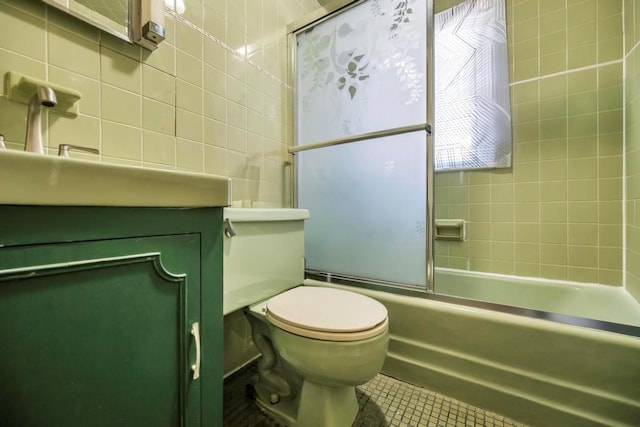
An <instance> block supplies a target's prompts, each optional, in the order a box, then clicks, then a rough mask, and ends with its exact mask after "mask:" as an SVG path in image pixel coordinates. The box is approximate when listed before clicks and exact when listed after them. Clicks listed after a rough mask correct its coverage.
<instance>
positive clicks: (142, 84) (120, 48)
mask: <svg viewBox="0 0 640 427" xmlns="http://www.w3.org/2000/svg"><path fill="white" fill-rule="evenodd" d="M184 3H185V11H184V13H183V14H182V15H179V14H171V13H167V14H166V26H167V39H166V41H165V42H163V43H162V44H161V45H160V47H159V48H158V49H157V50H156V51H154V52H152V53H150V52H148V51H146V50H144V49H142V48H140V47H138V46H136V45H130V44H128V43H125V42H123V41H120V40H119V39H116V38H114V37H112V36H110V35H108V34H106V33H104V32H101V31H99V30H97V29H95V28H94V27H92V26H90V25H88V24H85V23H84V22H82V21H79V20H77V19H75V18H72V17H70V16H68V15H66V14H64V13H62V12H60V11H58V10H56V9H53V8H50V7H47V6H45V5H44V3H42V2H40V1H39V0H0V75H1V76H4V74H5V73H6V72H7V71H16V72H19V73H22V74H26V75H29V76H33V77H36V78H38V79H42V80H47V81H50V82H52V83H56V84H59V85H63V86H68V87H72V88H74V89H77V90H79V91H80V92H81V93H82V100H81V101H80V114H79V116H78V117H76V118H70V117H67V116H62V115H59V114H56V113H48V114H47V116H48V118H47V120H45V130H46V131H45V141H44V142H45V145H46V148H47V149H48V151H49V153H54V152H55V151H56V149H57V146H58V145H59V144H63V143H72V144H78V145H85V146H90V147H94V148H98V149H100V152H101V154H100V156H99V159H100V160H101V161H103V162H109V163H122V164H129V165H137V166H142V167H149V168H165V169H177V170H186V171H193V172H200V173H207V174H217V175H225V176H230V177H231V178H232V179H233V200H234V202H236V203H238V204H240V205H243V206H274V207H277V206H286V205H288V204H289V203H290V200H289V196H288V192H286V191H285V189H286V188H287V187H288V185H290V184H289V183H288V182H286V180H285V176H287V174H286V173H285V172H284V171H285V170H286V169H287V168H288V162H289V161H290V159H289V156H288V154H287V151H286V148H287V144H290V141H289V140H288V135H290V132H289V131H288V128H289V127H290V126H291V123H290V122H288V120H289V117H290V115H288V114H287V111H288V110H289V109H290V105H289V103H290V101H289V88H288V87H287V85H286V83H285V81H286V77H287V75H286V65H287V49H286V25H287V24H288V23H290V22H292V21H295V20H297V19H299V18H300V17H302V16H304V15H305V14H307V13H308V12H310V11H312V10H315V9H317V8H318V3H317V2H316V1H315V0H241V1H237V0H226V1H225V0H186V1H185V2H184ZM247 47H248V48H247ZM5 93H6V92H5V88H4V87H3V88H2V92H0V133H2V134H4V135H5V137H6V139H7V142H8V143H7V145H8V147H9V148H11V149H22V148H23V145H24V135H25V127H26V114H27V106H26V105H23V104H16V103H13V102H8V101H7V99H6V96H5ZM73 155H74V156H78V157H82V155H81V154H73ZM84 158H93V159H95V157H90V156H89V157H87V156H85V157H84Z"/></svg>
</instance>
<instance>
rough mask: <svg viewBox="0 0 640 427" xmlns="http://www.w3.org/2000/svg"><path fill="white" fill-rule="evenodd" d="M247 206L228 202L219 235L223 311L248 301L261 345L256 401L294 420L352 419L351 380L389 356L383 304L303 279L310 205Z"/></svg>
mask: <svg viewBox="0 0 640 427" xmlns="http://www.w3.org/2000/svg"><path fill="white" fill-rule="evenodd" d="M236 211H241V212H236ZM246 211H248V209H242V210H240V209H225V220H226V221H227V222H226V223H227V226H230V227H233V233H228V234H227V239H225V262H224V268H225V273H224V274H225V283H224V294H225V312H227V310H235V309H237V308H240V306H239V305H240V304H245V313H246V315H247V319H248V320H249V323H250V325H251V330H252V339H253V342H254V344H255V346H256V347H257V349H258V350H259V351H260V353H261V356H260V359H259V360H258V379H257V382H256V383H255V396H256V403H257V404H258V405H259V406H260V407H261V408H262V409H263V410H264V411H266V412H268V413H269V414H271V415H272V416H273V417H274V418H276V419H278V420H281V421H282V422H284V423H285V424H286V425H288V426H291V427H294V426H301V427H329V426H331V427H342V426H344V427H349V426H351V425H352V423H353V421H354V420H355V418H356V416H357V413H358V403H357V400H356V393H355V386H357V385H359V384H362V383H364V382H367V381H369V380H370V379H372V378H373V377H374V376H375V375H376V374H377V373H378V372H379V371H380V369H381V368H382V365H383V363H384V360H385V357H386V352H387V345H388V339H389V332H388V318H387V310H386V308H385V307H384V306H383V305H382V304H380V303H379V302H378V301H376V300H374V299H372V298H370V297H367V296H363V295H360V294H356V293H353V292H348V291H343V290H338V289H332V288H324V287H314V286H304V285H301V283H302V280H303V275H304V268H303V263H302V262H300V261H301V260H302V256H303V244H304V234H303V227H302V224H303V221H304V219H306V218H307V217H308V212H306V211H305V210H293V209H286V210H280V209H260V210H258V209H251V211H254V212H251V213H248V212H246ZM260 211H262V212H260ZM278 211H284V212H278ZM248 216H249V217H250V219H248ZM283 217H284V218H286V219H274V218H283ZM276 223H277V224H276ZM229 234H232V235H233V237H229ZM252 236H253V238H252ZM243 238H244V240H242V241H241V240H240V239H243ZM283 239H284V240H286V241H283ZM243 248H245V249H243ZM243 252H249V253H250V254H243ZM258 254H259V257H260V259H259V260H257V261H256V262H254V263H252V262H251V261H252V258H253V259H254V260H255V257H256V256H258ZM256 263H257V264H258V267H256V265H255V264H256ZM243 265H244V266H247V265H251V267H244V268H242V266H243ZM274 266H279V267H274ZM235 268H241V269H242V271H235V270H233V269H235ZM256 269H262V270H263V271H257V270H256ZM227 278H229V281H227ZM256 295H260V296H261V299H260V300H257V299H255V298H256ZM228 296H229V299H230V300H232V301H233V303H232V304H233V305H228V306H227V301H226V300H227V297H228ZM230 304H231V303H230ZM247 305H248V306H249V307H248V308H246V306H247Z"/></svg>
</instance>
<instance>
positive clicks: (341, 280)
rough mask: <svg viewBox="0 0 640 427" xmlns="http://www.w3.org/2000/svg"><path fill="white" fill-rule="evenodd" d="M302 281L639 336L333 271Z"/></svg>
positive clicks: (636, 330) (627, 328) (311, 273)
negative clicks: (308, 280) (350, 287)
mask: <svg viewBox="0 0 640 427" xmlns="http://www.w3.org/2000/svg"><path fill="white" fill-rule="evenodd" d="M304 277H305V281H306V280H307V279H310V280H312V281H317V282H321V283H326V284H335V285H344V286H352V287H355V288H362V289H366V290H371V291H378V292H387V293H390V294H396V295H403V296H409V297H415V298H420V299H426V300H430V301H438V302H442V303H447V304H453V305H458V306H462V307H471V308H477V309H483V310H488V311H493V312H498V313H503V314H512V315H516V316H522V317H527V318H530V319H539V320H547V321H550V322H555V323H560V324H564V325H570V326H577V327H583V328H588V329H592V330H598V331H603V332H612V333H616V334H621V335H626V336H631V337H635V338H640V327H638V326H633V325H626V324H622V323H614V322H607V321H604V320H595V319H588V318H585V317H579V316H572V315H568V314H559V313H551V312H546V311H542V310H534V309H529V308H522V307H516V306H510V305H504V304H496V303H492V302H487V301H481V300H474V299H469V298H463V297H457V296H451V295H444V294H438V293H435V292H431V291H428V290H426V289H415V288H412V287H409V286H402V285H399V284H395V283H383V282H376V281H369V280H364V279H359V278H358V279H356V278H353V277H348V276H343V275H338V274H334V273H324V272H320V271H315V270H305V276H304Z"/></svg>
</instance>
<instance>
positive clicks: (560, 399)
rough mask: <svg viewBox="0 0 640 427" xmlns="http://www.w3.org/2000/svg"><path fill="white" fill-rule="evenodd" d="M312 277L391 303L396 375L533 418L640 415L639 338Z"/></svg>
mask: <svg viewBox="0 0 640 427" xmlns="http://www.w3.org/2000/svg"><path fill="white" fill-rule="evenodd" d="M304 283H305V285H310V286H329V287H335V288H339V289H348V290H351V291H354V292H359V293H362V294H364V295H368V296H371V297H373V298H375V299H377V300H378V301H380V302H382V303H383V304H384V305H385V306H386V307H387V310H388V311H389V320H390V324H389V326H390V341H389V351H388V355H387V360H386V362H385V365H384V367H383V373H385V374H387V375H390V376H393V377H396V378H399V379H401V380H404V381H407V382H409V383H413V384H417V385H421V386H424V387H427V388H429V389H431V390H434V391H438V392H440V393H443V394H445V395H448V396H450V397H452V398H454V399H459V400H462V401H465V402H468V403H470V404H472V405H476V406H479V407H481V408H485V409H488V410H491V411H495V412H498V413H500V414H503V415H505V416H508V417H511V418H513V419H515V420H518V421H520V422H524V423H527V424H530V425H533V426H543V427H545V426H563V427H564V426H608V427H610V426H638V425H639V423H640V338H638V337H637V336H629V335H625V334H620V333H614V332H606V331H601V330H596V329H591V328H585V327H581V326H574V325H570V324H566V323H558V322H554V321H550V320H543V319H537V318H530V317H527V316H521V315H515V314H510V313H505V312H498V311H492V310H486V309H483V308H478V307H472V306H466V305H460V304H451V303H448V302H443V301H438V300H434V299H430V298H428V297H426V298H420V297H415V296H407V295H400V294H394V293H389V292H381V291H376V290H369V289H364V288H359V287H353V286H344V285H336V284H328V283H325V282H320V281H316V280H312V279H306V280H305V282H304ZM436 286H438V285H437V284H436Z"/></svg>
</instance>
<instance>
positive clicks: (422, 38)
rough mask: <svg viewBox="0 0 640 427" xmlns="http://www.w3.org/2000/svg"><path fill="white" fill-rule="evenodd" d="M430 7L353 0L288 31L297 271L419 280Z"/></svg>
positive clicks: (422, 277) (423, 267) (423, 252)
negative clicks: (299, 223)
mask: <svg viewBox="0 0 640 427" xmlns="http://www.w3.org/2000/svg"><path fill="white" fill-rule="evenodd" d="M429 3H430V2H426V1H412V0H395V1H381V0H379V1H376V0H369V1H363V2H358V3H356V4H355V5H352V6H350V7H347V8H344V9H342V10H339V11H337V12H336V13H335V14H333V15H331V16H329V17H328V18H326V19H324V20H322V21H321V22H316V23H313V24H311V25H309V26H307V27H305V28H303V29H301V30H300V31H298V32H296V33H295V34H294V37H295V53H294V58H295V67H294V69H295V126H294V128H295V130H294V136H295V142H296V146H295V147H294V148H293V149H292V150H291V151H292V152H294V153H295V154H296V169H297V205H298V207H301V208H307V209H309V210H310V212H311V218H310V220H309V221H308V222H307V225H306V229H305V231H306V242H307V243H306V248H305V252H306V268H307V270H311V271H316V272H321V273H324V274H325V275H331V276H333V277H335V276H338V277H343V278H347V279H360V280H362V279H364V280H367V281H372V282H382V283H387V284H398V285H407V286H417V287H424V286H426V284H427V276H428V273H427V270H428V266H427V262H426V261H427V254H428V250H429V247H430V246H431V245H430V243H429V241H428V239H427V238H426V234H427V227H428V226H429V221H430V220H429V219H428V218H427V210H428V209H427V207H428V205H427V200H428V198H427V196H428V193H429V190H428V188H427V185H426V184H427V174H428V164H429V162H428V159H430V155H428V151H429V150H428V149H427V147H428V145H427V144H428V140H429V139H430V138H429V137H428V126H427V112H428V111H427V105H428V103H427V99H428V97H427V90H428V87H427V86H428V84H427V82H428V79H427V65H428V64H427V57H428V51H429V50H428V49H427V33H428V32H427V25H428V23H427V16H428V13H427V10H426V9H427V7H429V6H428V4H429Z"/></svg>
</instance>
